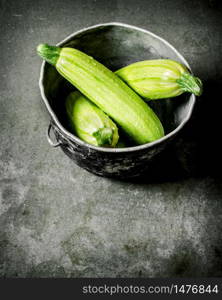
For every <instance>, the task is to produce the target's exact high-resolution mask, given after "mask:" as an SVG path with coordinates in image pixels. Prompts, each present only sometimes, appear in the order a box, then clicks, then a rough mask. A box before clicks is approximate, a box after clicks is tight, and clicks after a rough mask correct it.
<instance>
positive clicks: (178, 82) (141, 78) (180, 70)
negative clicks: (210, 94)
mask: <svg viewBox="0 0 222 300" xmlns="http://www.w3.org/2000/svg"><path fill="white" fill-rule="evenodd" d="M116 74H117V75H118V76H119V77H120V78H121V79H122V80H124V81H125V82H126V83H127V84H128V85H129V86H130V87H131V88H132V89H134V90H135V91H136V92H137V93H138V94H139V95H140V96H142V97H144V98H146V99H151V100H152V99H162V98H171V97H176V96H179V95H180V94H182V93H183V92H190V93H193V94H195V95H196V96H200V95H201V93H202V82H201V80H200V79H199V78H197V77H194V76H193V75H191V74H190V72H189V71H188V69H187V68H186V67H185V66H184V65H182V64H180V63H178V62H176V61H174V60H170V59H156V60H145V61H140V62H136V63H133V64H131V65H128V66H126V67H124V68H122V69H120V70H118V71H116Z"/></svg>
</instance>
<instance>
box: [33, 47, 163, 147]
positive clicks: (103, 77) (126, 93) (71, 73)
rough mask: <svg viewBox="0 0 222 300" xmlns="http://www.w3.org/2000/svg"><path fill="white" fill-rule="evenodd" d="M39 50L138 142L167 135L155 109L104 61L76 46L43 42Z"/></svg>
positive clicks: (149, 140)
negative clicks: (69, 46)
mask: <svg viewBox="0 0 222 300" xmlns="http://www.w3.org/2000/svg"><path fill="white" fill-rule="evenodd" d="M37 52H38V54H39V55H40V56H41V57H42V58H43V59H45V60H46V61H47V62H48V63H50V64H52V65H53V66H55V67H56V69H57V71H58V72H59V73H60V74H61V75H62V76H63V77H64V78H66V79H67V80H68V81H69V82H71V83H72V84H73V85H74V86H75V87H76V88H77V89H78V90H79V91H81V92H82V93H83V95H85V96H86V97H87V98H88V99H90V100H91V101H92V102H93V103H94V104H96V105H97V106H98V107H99V108H100V109H101V110H103V111H104V112H105V113H106V114H107V115H109V116H110V117H111V118H112V119H113V120H114V121H115V122H116V123H117V124H118V125H119V126H121V127H122V129H123V130H124V131H125V132H126V133H127V134H128V135H129V136H130V137H131V138H132V139H133V140H134V141H135V142H136V143H137V144H145V143H148V142H152V141H154V140H157V139H159V138H161V137H163V135H164V129H163V126H162V124H161V122H160V120H159V118H158V117H157V115H156V114H155V113H154V111H153V110H152V109H151V108H150V107H149V106H148V105H147V104H146V103H145V102H144V101H143V100H142V99H141V98H140V97H139V95H137V94H136V93H135V92H134V91H133V90H132V89H131V88H130V87H129V86H128V85H127V84H125V83H124V82H123V81H122V80H121V79H120V78H119V77H118V76H117V75H115V74H114V73H113V72H112V71H110V70H109V69H107V68H106V67H105V66H103V65H102V64H101V63H99V62H97V61H96V60H95V59H93V58H92V57H90V56H88V55H87V54H85V53H83V52H81V51H79V50H77V49H73V48H60V47H55V46H49V45H47V44H41V45H39V46H38V48H37Z"/></svg>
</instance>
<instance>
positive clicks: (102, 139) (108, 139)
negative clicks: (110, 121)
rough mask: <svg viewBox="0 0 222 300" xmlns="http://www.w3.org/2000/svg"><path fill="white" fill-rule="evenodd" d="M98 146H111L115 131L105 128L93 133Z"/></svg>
mask: <svg viewBox="0 0 222 300" xmlns="http://www.w3.org/2000/svg"><path fill="white" fill-rule="evenodd" d="M93 136H94V137H95V138H96V141H97V143H98V146H104V145H111V144H112V140H113V130H112V128H109V127H103V128H100V129H98V130H97V131H96V132H94V133H93Z"/></svg>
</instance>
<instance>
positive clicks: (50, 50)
mask: <svg viewBox="0 0 222 300" xmlns="http://www.w3.org/2000/svg"><path fill="white" fill-rule="evenodd" d="M60 51H61V48H59V47H56V46H50V45H48V44H40V45H38V47H37V53H38V55H39V56H41V58H43V59H44V60H46V61H47V62H48V63H49V64H51V65H53V66H55V65H56V63H57V60H58V58H59V55H60Z"/></svg>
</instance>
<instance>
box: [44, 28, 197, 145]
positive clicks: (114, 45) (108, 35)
mask: <svg viewBox="0 0 222 300" xmlns="http://www.w3.org/2000/svg"><path fill="white" fill-rule="evenodd" d="M62 46H67V47H73V48H76V49H79V50H81V51H83V52H85V53H86V54H88V55H91V56H93V57H94V58H95V59H97V60H98V61H99V62H101V63H102V64H104V65H105V66H106V67H108V68H109V69H111V70H112V71H115V70H117V69H119V68H121V67H124V66H126V65H128V64H131V63H133V62H136V61H141V60H147V59H159V58H170V59H173V60H176V61H178V62H181V63H184V61H183V60H182V58H181V57H180V55H179V54H178V53H177V52H176V50H174V49H173V48H171V47H170V46H169V45H167V44H166V43H165V42H164V41H163V40H161V39H159V38H157V37H155V36H153V35H151V34H149V33H146V32H144V31H140V30H137V29H135V28H131V27H125V26H121V25H104V26H99V27H95V28H91V29H87V30H85V31H83V32H81V33H78V34H76V35H74V36H73V37H71V38H69V40H67V41H66V42H65V43H63V44H62ZM43 86H44V92H45V95H46V98H47V99H48V102H49V104H50V106H51V109H52V110H53V111H54V113H55V114H56V116H57V118H58V120H59V122H60V123H61V125H62V126H63V127H64V128H65V129H67V130H68V131H69V132H72V130H71V128H70V126H69V124H68V122H67V116H66V113H65V105H64V103H65V99H66V97H67V95H68V94H69V92H70V91H73V90H75V87H73V86H72V85H71V84H70V83H69V82H67V81H66V80H65V79H64V78H62V77H61V75H60V74H59V73H58V72H57V71H56V69H55V68H54V67H53V66H51V65H49V64H48V63H46V64H45V69H44V76H43ZM193 101H194V99H193V98H192V97H191V96H190V95H189V94H183V95H181V96H178V97H176V98H172V99H162V100H155V101H149V102H148V104H149V105H150V106H151V107H152V108H153V110H154V111H155V112H156V113H157V115H158V116H159V118H160V120H161V122H162V124H163V127H164V129H165V133H166V134H168V133H170V132H171V131H173V130H174V129H176V128H177V127H178V126H179V125H180V124H181V122H183V120H184V119H186V118H187V116H188V115H189V113H190V108H191V106H192V105H193ZM128 145H129V146H133V145H132V144H130V143H129V144H128Z"/></svg>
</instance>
